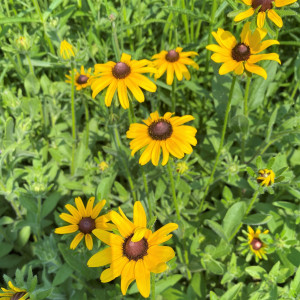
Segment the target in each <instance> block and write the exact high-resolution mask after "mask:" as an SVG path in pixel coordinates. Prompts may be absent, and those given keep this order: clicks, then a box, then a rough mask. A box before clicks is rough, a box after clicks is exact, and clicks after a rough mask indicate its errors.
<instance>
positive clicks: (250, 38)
mask: <svg viewBox="0 0 300 300" xmlns="http://www.w3.org/2000/svg"><path fill="white" fill-rule="evenodd" d="M266 34H267V30H265V29H259V28H256V30H255V31H254V32H253V33H252V32H251V30H250V22H248V23H246V24H245V25H244V28H243V31H242V33H241V42H240V43H238V42H237V40H236V38H235V37H234V36H233V35H232V34H231V33H230V32H229V31H224V30H223V29H221V28H219V29H218V31H217V32H212V35H213V36H214V38H215V39H216V41H217V42H218V44H219V46H218V45H208V46H206V49H208V50H210V51H213V52H216V53H214V54H213V55H212V56H211V59H212V60H213V61H214V62H216V63H223V65H222V66H221V68H220V69H219V74H220V75H224V74H227V73H229V72H231V71H234V73H235V74H237V75H241V74H243V72H244V69H246V70H247V71H248V72H250V73H255V74H257V75H260V76H262V77H263V78H264V79H267V73H266V71H265V70H264V69H263V68H262V67H259V66H257V65H255V63H257V62H259V61H261V60H275V61H277V62H278V63H281V62H280V60H279V56H278V54H277V53H269V54H258V53H260V52H262V51H263V50H265V49H266V48H268V47H269V46H271V45H275V44H279V42H278V41H276V40H266V41H263V42H262V40H263V38H264V37H265V36H266ZM256 54H258V55H256Z"/></svg>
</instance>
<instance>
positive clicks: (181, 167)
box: [176, 161, 189, 175]
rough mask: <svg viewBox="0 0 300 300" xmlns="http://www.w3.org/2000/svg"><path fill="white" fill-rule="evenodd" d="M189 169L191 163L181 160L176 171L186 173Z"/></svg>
mask: <svg viewBox="0 0 300 300" xmlns="http://www.w3.org/2000/svg"><path fill="white" fill-rule="evenodd" d="M188 169H189V165H188V164H187V163H186V162H185V161H180V162H178V163H177V164H176V172H177V173H179V174H181V175H182V174H184V173H185V172H186V171H187V170H188Z"/></svg>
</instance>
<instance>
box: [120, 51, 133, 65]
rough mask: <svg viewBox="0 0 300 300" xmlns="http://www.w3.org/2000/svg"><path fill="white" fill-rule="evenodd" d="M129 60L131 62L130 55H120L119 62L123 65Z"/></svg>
mask: <svg viewBox="0 0 300 300" xmlns="http://www.w3.org/2000/svg"><path fill="white" fill-rule="evenodd" d="M130 60H131V55H129V54H126V53H122V56H121V62H123V63H125V64H129V62H130Z"/></svg>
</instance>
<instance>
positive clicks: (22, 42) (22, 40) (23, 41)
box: [16, 35, 29, 50]
mask: <svg viewBox="0 0 300 300" xmlns="http://www.w3.org/2000/svg"><path fill="white" fill-rule="evenodd" d="M16 43H17V45H18V46H19V47H20V49H24V50H28V49H29V42H28V39H27V38H26V36H21V35H20V36H19V37H18V38H17V40H16Z"/></svg>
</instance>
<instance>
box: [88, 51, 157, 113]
mask: <svg viewBox="0 0 300 300" xmlns="http://www.w3.org/2000/svg"><path fill="white" fill-rule="evenodd" d="M149 63H150V62H149V61H148V60H146V59H142V60H131V56H130V55H128V54H126V53H123V54H122V57H121V61H120V62H118V63H115V62H112V61H109V62H107V63H105V64H96V65H95V72H94V74H95V76H93V78H92V86H91V87H92V90H93V94H92V97H93V98H95V97H96V96H97V95H98V94H99V92H100V91H102V90H103V89H105V88H106V87H107V86H108V88H107V91H106V94H105V99H104V101H105V105H106V106H110V105H111V101H112V98H113V96H114V94H115V92H116V90H118V98H119V101H120V104H121V106H122V107H123V108H124V109H127V108H128V107H129V101H128V93H127V88H128V89H129V90H130V91H131V93H132V94H133V96H134V98H135V99H136V100H137V101H139V102H144V101H145V96H144V94H143V92H142V90H141V89H140V87H141V88H143V89H144V90H146V91H149V92H152V93H153V92H155V91H156V88H157V87H156V85H155V84H154V83H153V82H152V81H151V80H150V79H148V78H147V77H146V76H144V75H142V73H155V72H156V69H155V68H153V67H149V66H148V65H149Z"/></svg>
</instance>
